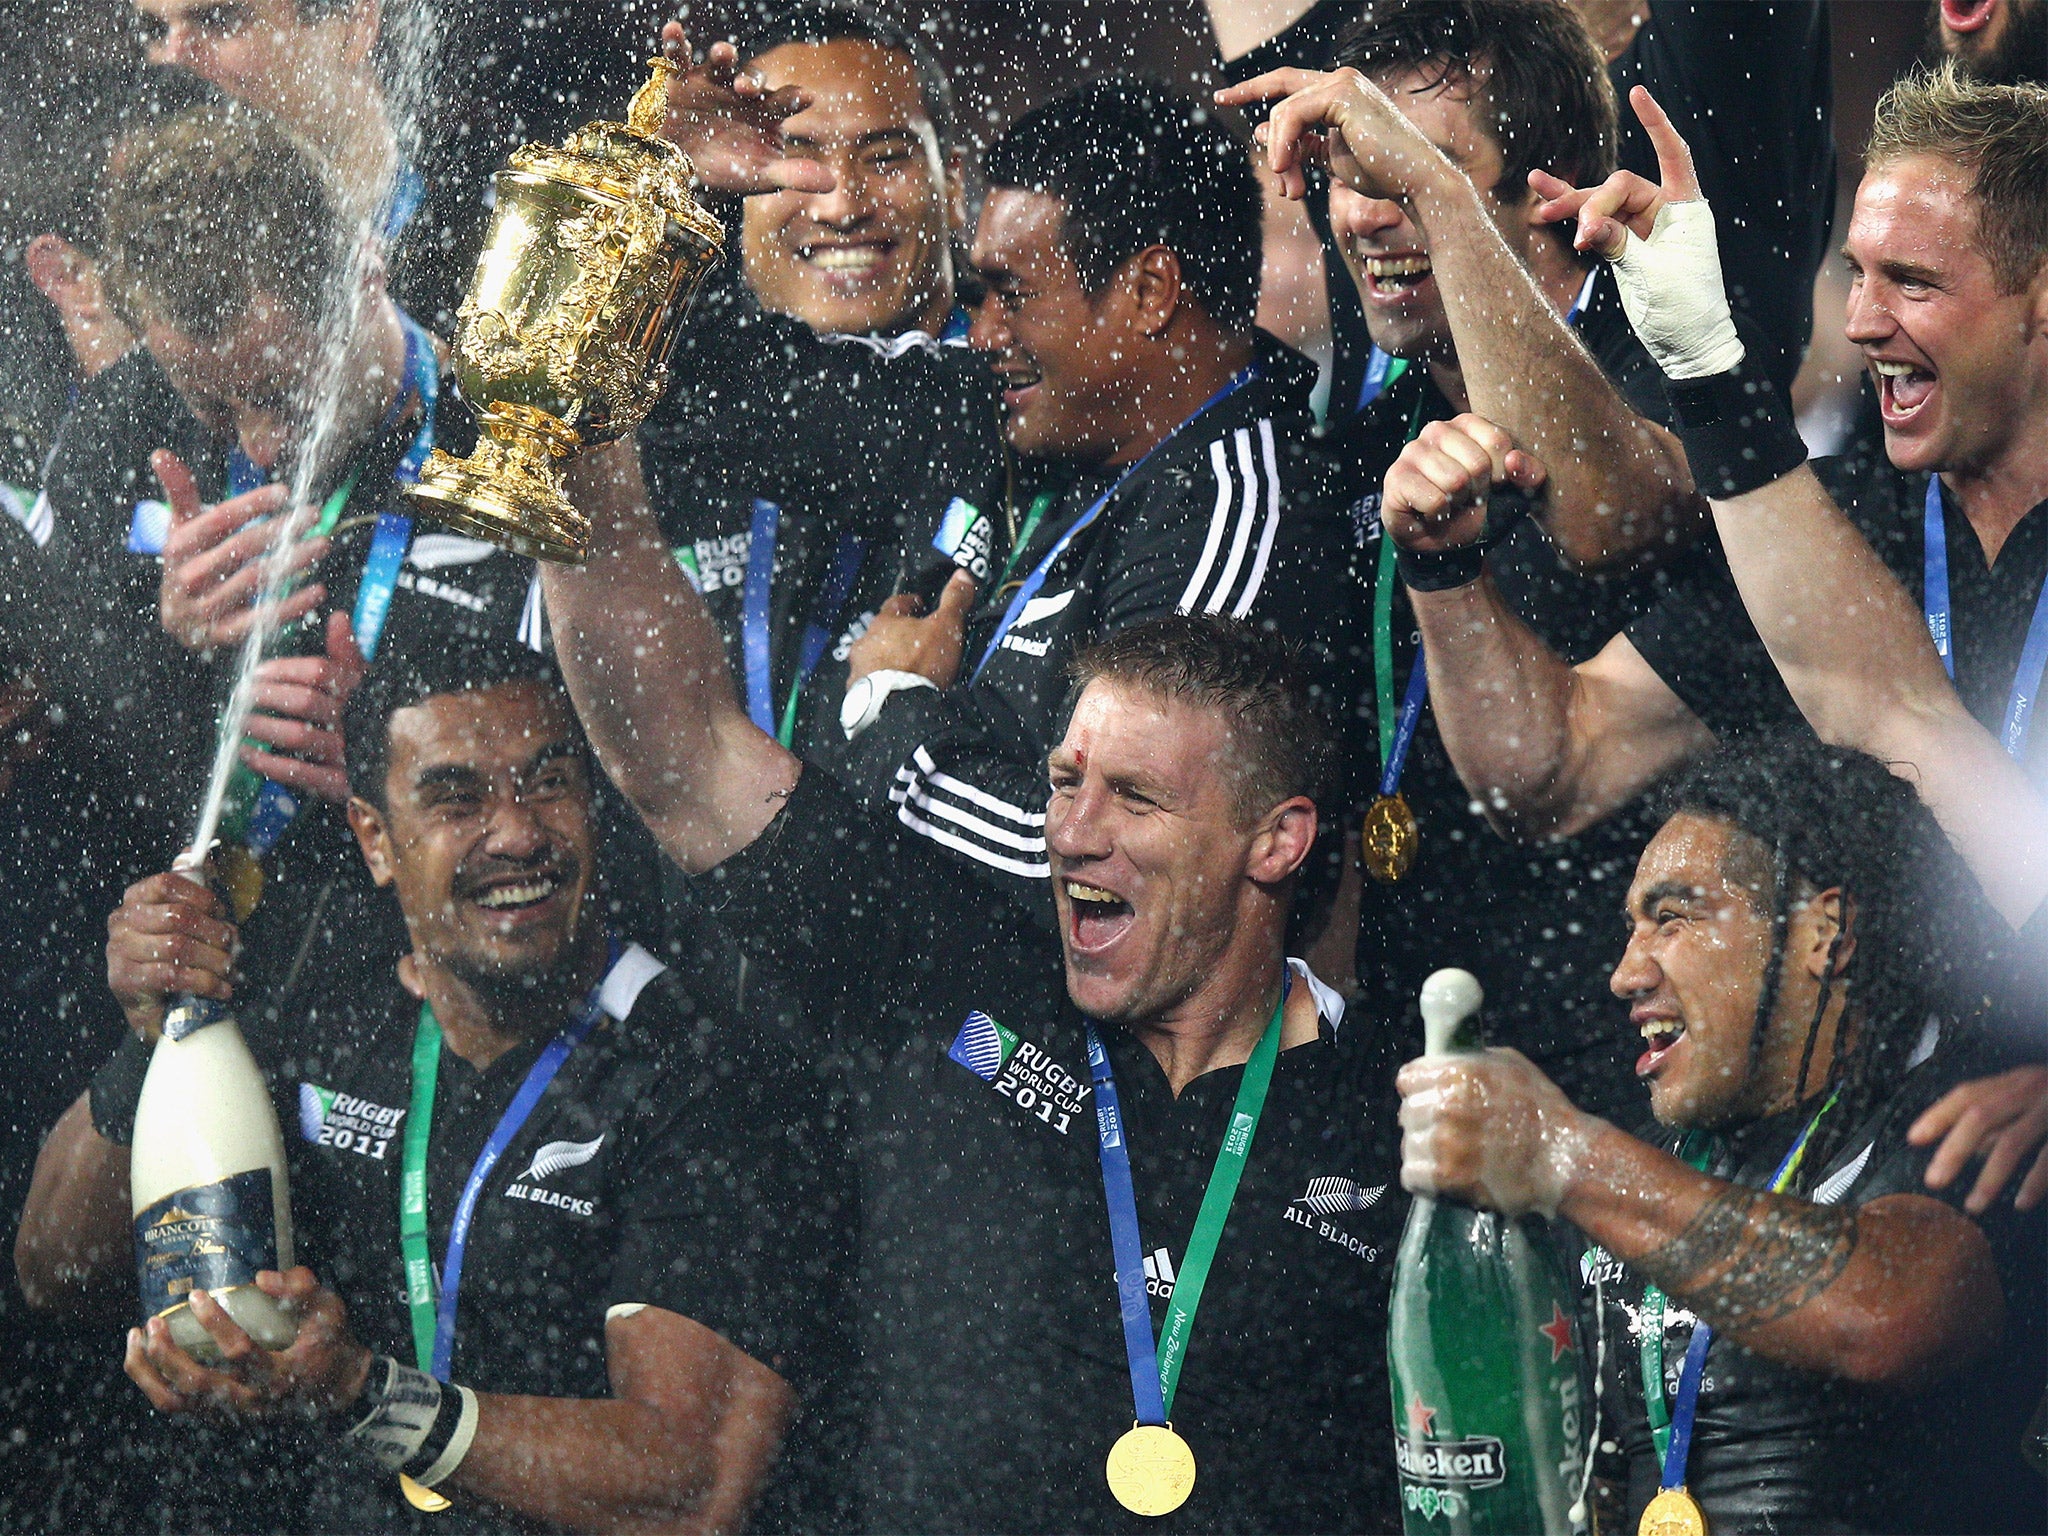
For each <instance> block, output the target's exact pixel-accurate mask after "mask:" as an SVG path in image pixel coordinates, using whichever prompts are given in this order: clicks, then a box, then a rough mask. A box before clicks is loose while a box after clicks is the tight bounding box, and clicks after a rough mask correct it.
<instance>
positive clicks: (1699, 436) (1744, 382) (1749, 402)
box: [1669, 367, 1806, 501]
mask: <svg viewBox="0 0 2048 1536" xmlns="http://www.w3.org/2000/svg"><path fill="white" fill-rule="evenodd" d="M1669 395H1670V400H1671V415H1672V424H1673V426H1674V428H1675V429H1676V431H1677V433H1678V440H1679V442H1680V443H1681V444H1683V445H1684V448H1685V457H1686V462H1687V463H1688V464H1690V465H1691V466H1692V478H1693V484H1695V485H1696V486H1698V487H1699V490H1700V494H1701V495H1702V496H1708V497H1711V498H1713V499H1714V500H1716V501H1726V500H1727V499H1728V498H1729V497H1731V496H1743V495H1747V494H1748V493H1749V492H1751V491H1754V490H1757V489H1759V488H1760V487H1763V486H1766V485H1769V484H1770V483H1771V482H1772V481H1773V480H1777V479H1781V478H1783V477H1784V476H1786V475H1789V474H1790V473H1791V472H1792V471H1793V470H1795V469H1797V468H1798V467H1799V466H1800V465H1802V464H1804V463H1805V462H1806V444H1805V443H1803V442H1801V441H1800V438H1799V429H1798V427H1797V426H1795V425H1794V424H1793V421H1792V412H1791V410H1790V409H1789V408H1788V407H1787V406H1786V404H1785V402H1784V401H1783V400H1782V399H1781V398H1780V397H1779V395H1778V392H1777V390H1776V389H1774V388H1773V387H1772V386H1771V381H1770V380H1769V379H1767V378H1765V377H1763V376H1762V375H1761V374H1755V375H1751V374H1748V373H1745V372H1744V371H1743V369H1741V368H1740V367H1737V368H1733V369H1730V370H1729V371H1728V372H1727V373H1717V374H1713V375H1711V376H1710V377H1708V378H1704V379H1683V380H1679V379H1674V380H1671V381H1669Z"/></svg>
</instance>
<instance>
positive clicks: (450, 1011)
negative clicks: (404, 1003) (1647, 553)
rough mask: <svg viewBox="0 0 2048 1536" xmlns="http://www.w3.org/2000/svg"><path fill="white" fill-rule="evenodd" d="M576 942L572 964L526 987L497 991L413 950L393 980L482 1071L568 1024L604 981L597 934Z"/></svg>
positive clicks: (454, 1049) (457, 1051)
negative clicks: (426, 1009) (428, 1011)
mask: <svg viewBox="0 0 2048 1536" xmlns="http://www.w3.org/2000/svg"><path fill="white" fill-rule="evenodd" d="M576 942H577V955H576V959H575V962H574V963H573V964H571V965H568V966H564V967H563V968H562V969H561V970H559V971H557V972H556V973H555V974H554V975H553V976H550V977H548V978H546V979H545V980H542V981H540V982H537V983H536V984H534V985H532V986H513V987H507V988H505V989H504V990H503V991H502V993H501V992H500V991H499V990H498V989H496V988H485V987H481V986H479V985H477V984H476V982H475V981H474V980H472V979H470V978H468V977H465V976H463V975H461V974H459V973H458V972H456V971H454V970H451V969H450V968H449V967H447V966H445V965H443V964H441V963H439V962H438V961H436V960H434V959H432V958H430V957H426V956H422V955H421V954H419V952H418V951H414V952H413V953H412V954H410V955H407V956H406V957H405V958H404V959H403V960H401V961H399V963H398V970H399V980H400V981H401V982H402V983H403V984H404V986H405V988H406V990H407V991H408V992H411V993H412V994H413V995H414V996H416V997H418V998H420V999H421V1000H422V1001H423V1002H425V1003H426V1004H428V1006H430V1007H431V1008H432V1009H433V1010H434V1022H435V1023H436V1024H438V1025H439V1026H440V1027H441V1043H442V1044H443V1045H444V1046H446V1047H447V1049H448V1050H449V1051H451V1052H453V1053H454V1054H455V1055H457V1056H459V1057H461V1058H462V1059H463V1060H464V1061H466V1062H468V1063H469V1064H470V1065H471V1066H472V1067H474V1068H475V1069H476V1070H477V1071H479V1072H483V1071H486V1070H488V1069H489V1067H490V1065H491V1063H492V1062H494V1061H496V1060H497V1059H498V1058H499V1057H500V1056H503V1055H504V1054H505V1053H506V1052H507V1051H510V1050H513V1049H514V1048H516V1047H518V1046H520V1045H523V1044H525V1043H526V1042H527V1041H530V1040H535V1039H539V1038H542V1037H543V1036H547V1035H552V1034H553V1033H554V1032H555V1031H556V1030H558V1029H560V1028H561V1027H562V1026H563V1025H564V1024H566V1023H568V1022H569V1021H570V1019H571V1018H572V1017H573V1016H574V1015H575V1013H576V1010H577V1009H578V1008H580V1007H581V1006H582V1004H583V1000H584V999H585V998H586V997H587V996H589V993H590V989H591V988H592V987H594V986H596V985H597V984H598V983H599V982H601V981H602V980H603V979H604V962H605V944H604V938H603V935H602V934H596V933H593V934H591V935H590V936H589V937H587V938H585V939H581V940H578V941H576Z"/></svg>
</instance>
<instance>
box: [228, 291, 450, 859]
mask: <svg viewBox="0 0 2048 1536" xmlns="http://www.w3.org/2000/svg"><path fill="white" fill-rule="evenodd" d="M398 318H399V321H400V323H401V324H403V326H404V327H405V380H404V383H403V384H402V385H401V386H400V387H399V391H398V398H397V399H396V400H394V401H393V402H392V404H391V409H390V410H389V411H388V412H386V413H385V416H384V421H383V423H382V425H381V426H380V428H379V430H380V431H389V430H390V428H391V427H392V425H393V424H394V423H395V422H396V421H397V420H398V418H399V415H400V414H401V413H402V412H403V411H404V410H405V402H406V400H407V398H408V397H409V396H412V395H415V394H416V395H418V396H419V401H420V429H419V431H418V432H416V433H414V434H413V440H412V445H411V446H410V447H409V448H407V449H406V450H405V454H404V456H403V457H402V458H400V459H399V461H398V465H397V467H396V468H395V469H393V470H392V472H391V478H392V479H393V480H395V481H396V482H398V483H399V484H400V485H414V484H417V483H418V481H419V478H420V469H421V467H422V466H423V465H425V463H426V462H427V456H428V455H429V454H430V453H432V452H433V451H434V415H435V408H436V405H437V403H438V401H439V398H440V394H441V359H440V357H439V355H438V354H436V353H435V351H434V338H433V337H431V336H429V335H428V334H427V333H426V331H425V329H424V328H422V327H421V325H420V323H419V322H418V321H416V320H414V319H413V317H412V316H411V315H408V314H407V313H406V312H405V311H404V310H400V311H399V312H398ZM250 475H254V476H255V479H254V480H253V481H249V480H248V479H247V477H248V476H250ZM267 478H268V477H267V476H266V475H265V474H264V472H263V471H262V470H261V469H259V468H257V466H256V465H255V464H254V462H252V461H251V460H250V458H249V457H248V455H247V454H245V453H243V452H242V448H241V445H240V444H239V443H237V444H236V445H235V447H234V449H233V451H232V452H231V453H229V455H228V491H229V494H230V495H240V494H242V492H244V491H249V490H254V489H255V488H256V486H258V485H261V484H262V483H263V482H264V480H265V479H267ZM411 547H412V519H411V518H409V517H406V516H405V515H403V514H402V513H398V512H380V513H378V514H377V525H376V527H375V528H374V529H373V530H372V531H371V534H370V552H369V554H368V555H366V556H365V557H364V558H363V574H362V578H361V579H360V580H359V581H358V582H357V583H356V606H355V611H354V613H353V614H352V615H351V619H350V622H351V623H352V624H353V625H354V628H355V634H356V645H357V647H358V648H359V649H360V650H361V651H362V653H363V659H364V660H365V661H368V660H370V659H371V658H373V657H374V656H375V655H376V654H377V642H378V640H379V639H381V638H382V636H383V634H384V621H385V620H386V619H387V618H388V617H389V616H390V613H391V598H392V594H393V593H394V592H395V591H396V590H397V587H398V572H399V568H400V567H401V566H403V565H404V564H405V552H406V551H407V550H408V549H410V548H411ZM298 814H299V797H298V796H297V795H295V794H293V793H292V792H291V791H290V790H288V789H286V788H285V787H284V786H283V785H282V784H279V783H278V782H277V781H276V780H274V779H265V780H264V781H263V786H262V788H260V789H259V790H257V792H256V803H255V805H254V807H253V808H252V809H251V810H250V812H249V825H248V830H247V831H246V832H245V833H244V835H243V842H244V844H245V846H247V848H248V849H249V851H250V852H251V853H253V854H255V855H256V857H258V858H259V859H260V858H262V857H264V856H265V855H266V854H268V853H269V852H270V851H271V850H272V849H273V848H275V847H276V846H277V844H278V841H279V840H280V839H281V838H282V837H283V836H284V834H285V831H286V829H287V828H289V827H290V826H291V824H292V819H293V818H294V817H295V816H297V815H298Z"/></svg>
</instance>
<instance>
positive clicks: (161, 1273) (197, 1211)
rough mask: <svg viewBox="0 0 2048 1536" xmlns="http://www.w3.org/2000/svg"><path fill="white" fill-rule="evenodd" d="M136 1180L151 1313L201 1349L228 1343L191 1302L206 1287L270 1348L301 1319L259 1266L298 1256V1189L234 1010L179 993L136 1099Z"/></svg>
mask: <svg viewBox="0 0 2048 1536" xmlns="http://www.w3.org/2000/svg"><path fill="white" fill-rule="evenodd" d="M128 1190H129V1197H130V1200H131V1202H132V1209H133V1211H134V1214H135V1262H136V1267H137V1270H138V1273H139V1276H140V1280H141V1290H142V1315H143V1317H144V1318H145V1319H146V1318H150V1317H157V1316H161V1317H163V1318H164V1320H165V1321H166V1322H167V1323H168V1324H169V1325H170V1329H171V1338H172V1340H173V1341H174V1342H176V1343H177V1344H178V1346H179V1347H180V1348H182V1349H184V1350H185V1351H186V1352H187V1353H189V1354H190V1355H192V1357H193V1358H194V1359H197V1360H200V1361H204V1362H209V1363H211V1362H215V1361H218V1359H219V1357H220V1356H219V1351H218V1350H217V1349H215V1347H214V1345H213V1340H212V1338H211V1336H210V1335H209V1334H208V1333H207V1332H206V1330H205V1329H203V1328H201V1327H200V1326H199V1322H198V1320H197V1319H196V1318H194V1317H193V1315H192V1309H191V1306H190V1304H189V1302H188V1300H187V1298H188V1297H189V1296H190V1294H191V1292H192V1291H193V1290H194V1289H195V1288H197V1289H200V1290H204V1291H206V1292H207V1293H208V1294H209V1295H211V1296H212V1297H213V1298H214V1300H216V1301H218V1302H219V1303H220V1304H221V1305H222V1306H223V1307H225V1308H226V1309H227V1313H228V1315H229V1316H230V1317H232V1318H233V1319H234V1320H235V1321H236V1322H237V1323H239V1324H240V1325H241V1327H242V1329H243V1331H244V1332H246V1333H247V1334H248V1335H249V1337H250V1338H252V1339H254V1340H255V1341H256V1343H258V1344H259V1345H261V1346H262V1347H263V1348H265V1349H285V1348H288V1347H290V1345H291V1342H292V1340H293V1339H294V1338H295V1337H297V1335H298V1323H297V1321H296V1320H295V1319H294V1318H293V1317H292V1315H291V1314H290V1313H289V1312H287V1311H285V1309H284V1308H283V1307H282V1306H281V1305H279V1303H278V1302H276V1301H275V1300H273V1299H272V1298H271V1297H269V1296H266V1295H264V1294H263V1292H261V1291H259V1290H258V1289H257V1288H256V1284H255V1280H256V1272H257V1271H258V1270H263V1269H286V1268H289V1267H290V1265H291V1263H292V1209H291V1191H290V1189H289V1188H288V1186H287V1184H286V1180H285V1163H284V1137H283V1136H282V1134H280V1132H279V1130H278V1124H277V1111H276V1109H275V1108H274V1107H273V1106H272V1104H271V1101H270V1090H269V1088H268V1087H267V1086H266V1085H265V1083H264V1081H263V1073H262V1070H261V1069H260V1068H258V1066H257V1065H256V1058H255V1057H254V1056H252V1055H251V1054H250V1052H249V1046H248V1042H247V1041H245V1040H244V1039H243V1038H242V1031H241V1028H240V1026H239V1025H237V1024H236V1023H235V1018H234V1014H233V1012H232V1011H231V1010H230V1009H229V1008H228V1007H227V1006H226V1005H225V1004H222V1003H217V1002H214V1001H212V1000H211V999H208V998H198V997H181V998H178V999H177V1000H176V1001H175V1002H174V1003H173V1004H172V1006H171V1008H170V1009H169V1011H168V1012H167V1013H166V1014H165V1016H164V1026H163V1034H162V1036H161V1037H160V1038H159V1039H158V1040H157V1043H156V1050H155V1053H154V1054H153V1055H152V1056H151V1057H150V1061H149V1071H148V1074H147V1075H146V1076H145V1077H144V1078H143V1080H142V1097H141V1099H140V1100H139V1101H138V1102H137V1103H136V1106H135V1136H134V1141H133V1143H132V1144H131V1147H130V1153H129V1163H128Z"/></svg>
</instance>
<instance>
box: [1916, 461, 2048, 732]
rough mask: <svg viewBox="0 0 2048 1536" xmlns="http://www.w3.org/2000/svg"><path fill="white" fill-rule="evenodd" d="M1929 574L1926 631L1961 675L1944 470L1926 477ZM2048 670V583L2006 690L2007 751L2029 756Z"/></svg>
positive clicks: (1950, 671) (1925, 569) (1925, 557)
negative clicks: (1951, 591) (1943, 495)
mask: <svg viewBox="0 0 2048 1536" xmlns="http://www.w3.org/2000/svg"><path fill="white" fill-rule="evenodd" d="M1922 542H1923V553H1922V559H1923V561H1924V565H1923V572H1924V576H1925V582H1924V585H1925V588H1926V593H1925V599H1924V602H1923V604H1922V608H1923V611H1924V612H1925V613H1926V615H1927V633H1928V634H1929V635H1931V636H1933V637H1934V649H1935V653H1936V654H1937V655H1939V656H1940V657H1941V664H1942V666H1943V667H1945V668H1946V669H1947V670H1948V676H1949V681H1950V682H1954V681H1955V676H1956V658H1955V618H1954V615H1953V613H1952V612H1951V610H1950V605H1949V593H1948V519H1947V517H1946V515H1945V513H1944V510H1943V507H1942V500H1941V476H1939V475H1929V476H1928V477H1927V519H1926V528H1925V532H1924V533H1923V535H1922ZM2044 673H2048V583H2043V584H2042V587H2041V592H2040V595H2039V596H2038V597H2036V598H2035V599H2034V617H2033V618H2032V620H2030V621H2029V622H2028V624H2027V639H2026V643H2025V644H2024V645H2023V646H2021V647H2020V661H2019V666H2018V667H2017V668H2015V669H2014V671H2013V675H2012V690H2011V691H2010V692H2009V693H2008V694H2007V695H2006V700H2005V723H2004V726H2003V728H2002V729H2001V730H2000V731H1999V733H1998V740H1999V744H2000V745H2001V746H2003V747H2004V748H2005V750H2006V753H2007V755H2008V756H2010V757H2012V758H2013V759H2014V760H2015V761H2017V762H2022V763H2023V762H2025V761H2026V755H2027V732H2028V729H2029V728H2030V727H2031V726H2032V725H2033V716H2034V705H2035V704H2036V703H2037V702H2038V701H2039V699H2040V697H2041V680H2042V675H2043V674H2044Z"/></svg>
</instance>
